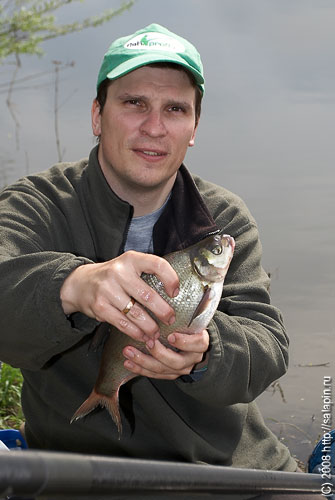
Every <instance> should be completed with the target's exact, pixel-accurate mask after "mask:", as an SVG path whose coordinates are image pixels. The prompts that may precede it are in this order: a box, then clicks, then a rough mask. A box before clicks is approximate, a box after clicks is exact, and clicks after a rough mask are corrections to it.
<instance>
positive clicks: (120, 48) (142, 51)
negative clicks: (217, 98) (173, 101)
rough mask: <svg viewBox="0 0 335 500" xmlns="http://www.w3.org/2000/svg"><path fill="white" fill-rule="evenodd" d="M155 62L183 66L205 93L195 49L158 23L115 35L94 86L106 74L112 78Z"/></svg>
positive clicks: (200, 66) (200, 64)
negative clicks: (125, 34) (117, 36)
mask: <svg viewBox="0 0 335 500" xmlns="http://www.w3.org/2000/svg"><path fill="white" fill-rule="evenodd" d="M155 62H171V63H175V64H179V65H180V66H183V67H184V68H185V69H186V70H188V71H189V72H190V73H192V75H193V76H194V78H195V81H196V84H197V85H198V87H199V88H200V90H201V91H202V93H204V91H205V87H204V82H205V80H204V76H203V67H202V62H201V59H200V55H199V53H198V51H197V49H196V48H195V47H194V46H193V45H192V44H191V43H190V42H188V41H187V40H185V38H182V37H180V36H178V35H175V34H174V33H172V32H171V31H169V30H168V29H166V28H164V27H163V26H160V25H159V24H150V25H149V26H147V27H146V28H143V29H141V30H138V31H136V33H134V34H133V35H129V36H125V37H122V38H118V39H117V40H115V42H113V43H112V45H111V46H110V47H109V49H108V51H107V52H106V54H105V56H104V59H103V62H102V65H101V68H100V71H99V76H98V82H97V89H98V88H99V85H100V84H101V82H103V81H104V80H105V79H106V78H108V79H109V80H115V79H116V78H120V76H123V75H126V74H127V73H129V72H130V71H133V70H134V69H137V68H140V67H141V66H146V65H147V64H152V63H155Z"/></svg>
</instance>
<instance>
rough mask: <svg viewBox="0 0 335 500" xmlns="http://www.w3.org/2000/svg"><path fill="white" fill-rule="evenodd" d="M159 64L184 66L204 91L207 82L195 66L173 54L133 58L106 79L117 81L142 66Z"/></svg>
mask: <svg viewBox="0 0 335 500" xmlns="http://www.w3.org/2000/svg"><path fill="white" fill-rule="evenodd" d="M158 62H171V63H175V64H179V65H180V66H183V67H184V68H185V69H186V70H188V71H189V72H190V73H192V75H193V76H194V78H195V81H196V83H197V85H199V86H200V87H201V88H202V89H203V84H204V83H205V80H204V78H203V76H202V75H201V74H200V73H199V72H198V71H197V70H196V69H195V68H193V66H191V65H189V64H187V62H186V61H185V59H183V58H182V57H179V56H178V54H174V55H173V56H171V54H166V53H162V52H159V53H157V54H152V53H150V55H149V54H142V55H138V56H136V57H132V58H131V59H130V60H128V61H126V62H124V63H122V64H119V66H117V67H116V68H115V69H113V70H112V71H110V72H109V73H107V74H106V78H108V79H109V80H115V79H116V78H120V77H121V76H124V75H126V74H127V73H130V72H131V71H133V70H135V69H138V68H141V67H142V66H146V65H148V64H152V63H158Z"/></svg>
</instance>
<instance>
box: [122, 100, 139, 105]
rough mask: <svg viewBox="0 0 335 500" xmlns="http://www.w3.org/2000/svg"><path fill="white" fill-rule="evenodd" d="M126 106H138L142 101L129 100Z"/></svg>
mask: <svg viewBox="0 0 335 500" xmlns="http://www.w3.org/2000/svg"><path fill="white" fill-rule="evenodd" d="M125 102H126V104H132V105H133V106H137V105H139V104H140V101H139V100H138V99H127V100H126V101H125Z"/></svg>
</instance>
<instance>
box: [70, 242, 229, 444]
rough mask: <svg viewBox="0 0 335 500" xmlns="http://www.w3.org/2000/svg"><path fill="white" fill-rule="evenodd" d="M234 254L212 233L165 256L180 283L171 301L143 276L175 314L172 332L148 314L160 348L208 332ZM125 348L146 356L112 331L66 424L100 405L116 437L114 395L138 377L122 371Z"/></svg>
mask: <svg viewBox="0 0 335 500" xmlns="http://www.w3.org/2000/svg"><path fill="white" fill-rule="evenodd" d="M234 248H235V242H234V239H233V238H232V237H231V236H228V235H226V234H222V233H217V234H214V235H211V236H208V237H207V238H205V239H203V240H202V241H200V242H199V243H197V244H195V245H192V246H190V247H188V248H186V249H184V250H180V251H177V252H172V253H170V254H168V255H165V256H164V259H166V260H167V261H168V262H169V263H170V264H171V266H172V267H173V269H174V270H175V271H176V273H177V274H178V277H179V294H178V295H177V297H175V298H171V297H169V296H168V295H167V294H166V292H165V290H164V285H163V283H162V282H161V281H160V280H159V279H158V278H157V277H156V276H155V275H153V274H145V273H143V274H142V276H141V277H142V279H143V280H144V281H146V282H147V283H148V284H149V285H150V286H151V287H152V288H154V289H155V290H156V291H157V292H158V293H159V294H160V295H161V296H162V297H163V298H164V299H165V300H166V302H168V303H169V304H170V305H171V306H172V307H173V309H174V311H175V316H176V320H175V322H174V323H173V324H172V325H171V326H167V325H165V324H164V323H162V322H161V321H160V320H159V319H158V318H156V317H155V316H154V315H153V314H152V313H151V312H150V311H148V312H149V314H150V315H151V316H152V317H153V318H154V319H155V321H156V322H157V324H158V325H159V327H160V337H159V341H160V342H162V343H163V344H164V345H166V346H168V347H170V348H171V345H170V344H169V343H168V341H167V340H166V339H167V337H168V335H169V334H170V333H172V332H175V331H177V332H181V333H188V334H192V333H200V332H202V331H203V330H204V329H205V328H206V327H207V325H208V323H209V322H210V320H211V319H212V317H213V315H214V313H215V311H216V309H217V307H218V304H219V301H220V298H221V294H222V287H223V282H224V279H225V276H226V274H227V271H228V268H229V265H230V261H231V259H232V257H233V253H234ZM128 345H132V346H134V347H136V348H137V349H139V350H141V351H142V352H145V353H146V354H148V350H147V349H146V346H145V343H144V342H140V341H137V340H134V339H132V338H130V337H129V336H128V335H125V334H124V333H122V332H120V331H119V330H118V329H117V328H115V327H111V328H110V334H109V336H108V340H107V341H106V342H105V345H104V348H103V353H102V358H101V362H100V368H99V374H98V378H97V381H96V383H95V386H94V388H93V390H92V392H91V394H90V395H89V397H88V398H87V399H86V401H84V402H83V404H82V405H81V406H80V407H79V408H78V410H77V411H76V412H75V413H74V415H73V417H72V419H71V423H72V422H73V421H74V420H78V419H79V418H82V417H84V416H86V415H87V414H88V413H90V412H91V411H92V410H94V409H95V408H96V407H97V406H99V405H100V406H102V407H105V408H107V410H108V411H109V413H110V415H111V416H112V418H113V420H114V422H115V424H116V426H117V429H118V432H119V437H120V436H121V433H122V423H121V416H120V411H119V390H120V387H121V386H122V385H123V384H125V383H126V382H128V381H129V380H131V379H132V378H134V377H137V376H138V375H136V374H134V373H132V372H130V371H128V370H127V369H126V368H125V367H124V365H123V363H124V356H123V354H122V350H123V349H124V347H126V346H128Z"/></svg>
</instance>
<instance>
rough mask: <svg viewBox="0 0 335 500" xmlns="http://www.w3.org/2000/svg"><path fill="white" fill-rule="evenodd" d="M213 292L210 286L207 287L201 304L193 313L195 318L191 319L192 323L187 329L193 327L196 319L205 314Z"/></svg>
mask: <svg viewBox="0 0 335 500" xmlns="http://www.w3.org/2000/svg"><path fill="white" fill-rule="evenodd" d="M211 291H212V290H211V287H210V286H208V285H206V286H205V288H204V294H203V296H202V298H201V300H200V302H199V304H198V305H197V307H196V309H195V311H194V313H193V316H192V318H191V321H190V322H189V324H188V326H187V328H189V327H190V326H191V324H192V321H193V320H194V319H195V318H197V317H198V316H200V314H201V313H203V312H204V311H205V310H206V308H207V306H208V304H209V302H210V298H211Z"/></svg>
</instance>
